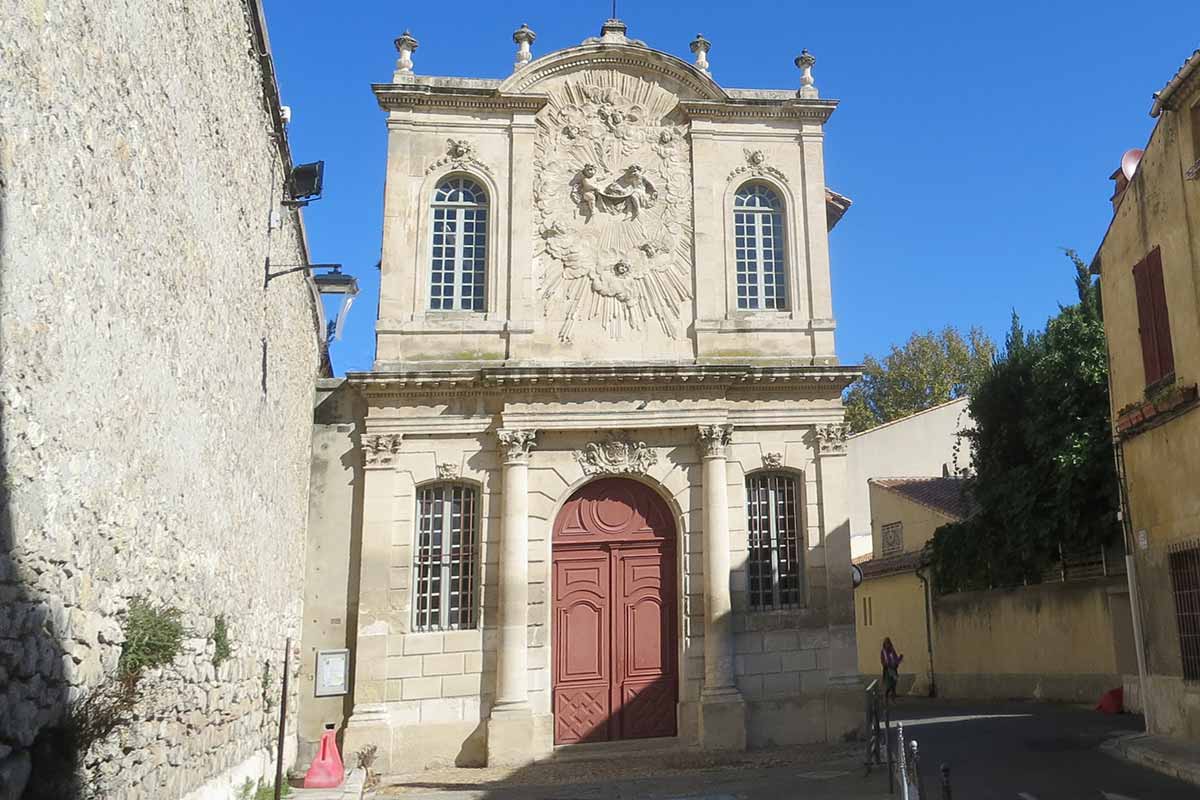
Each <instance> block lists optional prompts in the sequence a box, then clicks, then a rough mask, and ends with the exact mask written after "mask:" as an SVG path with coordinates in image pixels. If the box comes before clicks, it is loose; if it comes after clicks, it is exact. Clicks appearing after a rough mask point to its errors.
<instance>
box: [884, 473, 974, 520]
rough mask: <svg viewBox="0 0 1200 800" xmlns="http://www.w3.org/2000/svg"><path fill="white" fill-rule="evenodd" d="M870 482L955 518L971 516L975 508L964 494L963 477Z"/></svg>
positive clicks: (896, 479)
mask: <svg viewBox="0 0 1200 800" xmlns="http://www.w3.org/2000/svg"><path fill="white" fill-rule="evenodd" d="M870 482H871V483H874V484H877V485H879V486H882V487H884V488H885V489H890V490H891V491H893V492H897V493H898V494H902V495H904V496H905V497H907V498H908V499H909V500H912V501H913V502H915V503H920V504H921V505H923V506H929V507H930V508H932V509H935V510H937V511H940V512H942V513H943V514H948V515H950V516H951V517H954V518H955V519H963V518H965V517H969V516H971V513H972V511H973V510H974V504H973V503H972V502H971V501H970V499H969V498H968V497H966V496H965V495H964V494H963V487H962V478H872V479H871V481H870Z"/></svg>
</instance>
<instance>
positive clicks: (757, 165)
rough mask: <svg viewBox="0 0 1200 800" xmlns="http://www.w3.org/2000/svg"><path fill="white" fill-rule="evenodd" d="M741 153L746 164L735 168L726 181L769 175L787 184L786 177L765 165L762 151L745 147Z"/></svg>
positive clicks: (765, 158) (764, 154) (765, 157)
mask: <svg viewBox="0 0 1200 800" xmlns="http://www.w3.org/2000/svg"><path fill="white" fill-rule="evenodd" d="M742 152H743V153H744V154H745V156H746V163H745V164H742V165H741V166H740V167H735V168H734V169H733V170H732V171H731V172H730V173H729V178H728V180H730V181H732V180H734V179H735V178H737V177H739V176H748V177H749V176H754V175H770V176H771V177H773V178H777V179H778V180H779V181H781V182H782V183H787V182H788V179H787V175H784V174H783V173H782V172H781V171H780V170H778V169H776V168H775V167H773V166H771V165H770V164H768V163H767V154H766V153H764V152H763V151H762V150H751V149H750V148H748V147H746V148H743V149H742Z"/></svg>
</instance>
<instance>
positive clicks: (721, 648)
mask: <svg viewBox="0 0 1200 800" xmlns="http://www.w3.org/2000/svg"><path fill="white" fill-rule="evenodd" d="M699 434H700V453H701V456H702V457H703V459H704V466H703V475H702V481H703V490H704V688H703V689H702V691H701V693H700V744H701V746H703V747H704V748H705V749H710V750H744V749H745V747H746V707H745V703H744V702H743V701H742V695H741V692H739V691H738V689H737V686H736V685H735V683H734V673H733V617H732V613H733V609H732V603H731V602H730V593H729V491H728V486H727V484H728V477H727V473H726V469H725V450H726V448H727V447H728V446H729V439H730V437H731V435H732V434H733V426H732V425H701V426H700V429H699Z"/></svg>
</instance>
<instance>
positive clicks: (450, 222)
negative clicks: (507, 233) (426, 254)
mask: <svg viewBox="0 0 1200 800" xmlns="http://www.w3.org/2000/svg"><path fill="white" fill-rule="evenodd" d="M487 212H488V198H487V193H486V192H485V191H484V190H483V189H482V188H481V187H480V186H479V184H477V183H475V182H474V181H472V180H471V179H470V178H463V177H456V178H448V179H447V180H445V181H442V183H441V184H440V185H439V186H438V187H437V190H436V191H435V192H434V194H433V239H432V242H433V245H432V246H433V250H432V253H431V262H430V267H431V271H430V279H429V308H430V310H432V311H483V310H484V283H485V281H486V277H487Z"/></svg>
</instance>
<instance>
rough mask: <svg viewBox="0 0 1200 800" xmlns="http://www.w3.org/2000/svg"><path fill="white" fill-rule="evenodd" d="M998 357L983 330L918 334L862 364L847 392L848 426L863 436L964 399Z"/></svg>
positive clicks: (973, 329) (869, 357)
mask: <svg viewBox="0 0 1200 800" xmlns="http://www.w3.org/2000/svg"><path fill="white" fill-rule="evenodd" d="M995 355H996V345H995V343H994V342H992V340H991V339H990V338H988V336H987V334H986V333H984V332H983V331H982V330H981V329H979V328H971V329H970V330H969V331H967V334H966V336H964V335H963V334H962V333H960V332H959V331H958V330H957V329H955V328H953V327H950V326H947V327H946V328H945V329H943V330H942V331H941V332H940V333H938V332H934V331H932V330H931V331H928V332H927V333H914V334H913V335H912V336H911V337H910V338H909V340H908V341H907V342H905V344H904V345H903V346H902V347H897V346H895V345H893V346H892V349H891V352H890V353H888V354H887V356H886V357H885V358H884V359H883V361H879V360H878V359H876V358H874V357H873V356H867V357H866V358H865V359H864V360H863V374H862V377H861V378H859V379H858V380H857V381H855V382H854V383H853V384H852V385H851V386H850V388H849V390H847V392H846V397H845V402H846V422H847V424H848V425H849V426H850V430H851V431H852V432H854V433H858V432H859V431H865V430H867V429H868V428H873V427H875V426H876V425H882V424H883V423H885V422H891V421H892V420H894V419H900V418H901V417H906V416H908V415H909V414H914V413H916V412H918V411H924V410H925V409H927V408H932V407H933V406H936V405H939V404H941V403H945V402H947V401H950V400H953V399H955V398H957V397H962V396H963V395H964V394H966V393H967V392H968V391H969V389H970V387H971V386H973V385H974V384H975V383H977V382H978V380H979V378H980V377H981V376H982V375H983V373H984V372H985V371H986V370H987V369H988V367H989V366H990V365H991V363H992V360H993V359H994V358H995Z"/></svg>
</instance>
